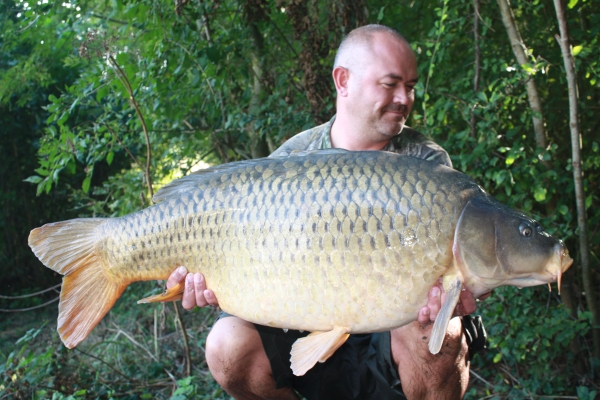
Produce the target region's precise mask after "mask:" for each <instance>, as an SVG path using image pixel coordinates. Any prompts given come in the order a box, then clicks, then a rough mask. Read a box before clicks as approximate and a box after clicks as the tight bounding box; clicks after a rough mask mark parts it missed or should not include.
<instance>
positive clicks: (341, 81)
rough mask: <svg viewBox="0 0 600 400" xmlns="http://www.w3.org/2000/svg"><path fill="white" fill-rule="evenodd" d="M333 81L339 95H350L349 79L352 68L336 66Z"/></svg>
mask: <svg viewBox="0 0 600 400" xmlns="http://www.w3.org/2000/svg"><path fill="white" fill-rule="evenodd" d="M332 75H333V82H334V83H335V90H336V91H337V93H338V96H342V97H346V96H348V79H350V70H348V68H344V67H335V68H334V70H333V72H332Z"/></svg>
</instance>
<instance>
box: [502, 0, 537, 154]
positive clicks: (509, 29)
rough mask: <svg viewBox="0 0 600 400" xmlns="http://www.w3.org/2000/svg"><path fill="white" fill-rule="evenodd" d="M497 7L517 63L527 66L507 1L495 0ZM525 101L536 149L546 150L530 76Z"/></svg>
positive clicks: (523, 49)
mask: <svg viewBox="0 0 600 400" xmlns="http://www.w3.org/2000/svg"><path fill="white" fill-rule="evenodd" d="M497 1H498V6H499V7H500V13H501V14H502V22H503V23H504V27H505V28H506V33H507V34H508V38H509V39H510V45H511V47H512V50H513V54H514V55H515V57H516V59H517V62H518V63H519V65H521V66H523V65H525V64H528V61H529V60H528V58H527V55H526V50H527V47H525V43H524V42H523V39H522V38H521V34H520V33H519V28H517V24H516V22H515V16H514V14H513V12H512V9H511V8H510V5H509V3H508V0H497ZM526 87H527V99H528V100H529V106H530V107H531V109H532V110H533V113H534V114H533V130H534V132H535V142H536V145H537V147H540V148H542V149H544V150H545V149H546V138H547V134H546V128H545V127H544V118H543V112H542V102H541V100H540V95H539V94H538V91H537V87H536V85H535V81H534V80H533V76H532V75H530V76H529V79H528V80H527V86H526Z"/></svg>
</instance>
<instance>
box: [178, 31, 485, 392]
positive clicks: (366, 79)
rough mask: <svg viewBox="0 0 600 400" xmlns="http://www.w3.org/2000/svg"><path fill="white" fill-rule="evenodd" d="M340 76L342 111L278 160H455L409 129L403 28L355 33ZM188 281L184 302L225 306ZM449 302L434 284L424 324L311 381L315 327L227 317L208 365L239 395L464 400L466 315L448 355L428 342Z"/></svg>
mask: <svg viewBox="0 0 600 400" xmlns="http://www.w3.org/2000/svg"><path fill="white" fill-rule="evenodd" d="M333 80H334V82H335V87H336V91H337V101H336V106H337V115H336V116H335V117H334V118H333V119H332V120H331V121H330V122H328V123H326V124H324V125H321V126H318V127H316V128H313V129H310V130H308V131H305V132H302V133H300V134H298V135H296V136H294V137H293V138H291V139H290V140H288V141H287V142H286V143H285V144H284V145H283V146H281V147H280V148H279V149H277V150H276V151H275V152H274V153H273V154H272V156H286V155H289V154H290V153H292V152H294V151H299V150H307V149H322V148H329V147H333V148H343V149H347V150H387V151H394V152H397V153H400V154H405V155H412V156H416V157H421V158H425V159H428V160H432V161H434V162H439V163H441V164H445V165H448V166H452V163H451V161H450V158H449V157H448V154H447V153H446V151H444V150H443V149H442V148H441V147H440V146H438V145H437V144H435V143H434V142H432V141H430V140H428V139H427V138H425V137H424V136H423V135H422V134H420V133H419V132H417V131H414V130H412V129H410V128H404V123H405V122H406V119H407V117H408V115H409V113H410V111H411V108H412V105H413V102H414V86H415V85H416V83H417V80H418V76H417V62H416V58H415V55H414V53H413V51H412V49H411V48H410V45H409V44H408V42H407V41H406V40H405V39H404V38H403V37H402V36H401V35H399V34H398V33H397V32H396V31H394V30H392V29H390V28H387V27H384V26H381V25H369V26H364V27H361V28H358V29H356V30H354V31H352V32H350V34H349V35H348V36H347V37H346V38H345V39H344V41H343V42H342V44H341V45H340V48H339V50H338V53H337V56H336V59H335V64H334V69H333ZM403 128H404V129H403ZM399 133H401V134H399ZM184 279H185V281H186V289H185V292H184V296H183V300H182V304H183V307H184V308H186V309H191V308H193V307H195V306H196V305H198V306H206V305H209V304H210V305H218V301H217V299H216V298H215V295H214V293H213V292H212V291H210V290H207V289H206V284H205V281H204V278H203V276H202V275H201V274H187V275H186V270H185V268H183V267H180V268H179V269H177V270H176V271H175V272H174V273H173V274H172V275H171V277H170V278H169V280H168V282H167V286H168V287H171V286H173V285H175V284H176V283H178V282H181V281H183V280H184ZM443 300H444V293H443V290H441V289H440V287H438V286H435V287H433V288H432V289H431V291H430V293H429V300H428V304H427V306H426V307H423V308H422V309H421V310H420V312H419V316H418V321H417V322H414V323H412V324H409V325H407V326H404V327H401V328H398V329H395V330H393V331H391V332H384V333H377V334H371V335H352V336H351V337H350V338H349V339H348V341H347V342H346V343H345V344H344V345H343V346H342V347H340V349H338V351H336V353H334V355H333V356H332V357H331V358H330V359H329V360H327V361H326V362H325V363H323V364H317V365H316V366H315V367H313V368H312V369H311V370H309V371H308V372H307V373H306V375H305V376H302V377H296V376H294V375H293V374H292V372H291V370H290V369H289V350H290V348H291V344H292V343H293V342H294V341H295V340H296V338H298V337H301V336H304V335H306V334H307V332H306V333H300V332H291V331H290V332H283V330H282V329H274V328H267V327H261V326H259V325H254V324H252V323H249V322H247V321H244V320H241V319H239V318H237V317H234V316H228V315H227V316H224V317H221V318H220V319H219V320H218V321H217V322H216V323H215V325H214V326H213V328H212V330H211V332H210V334H209V336H208V338H207V342H206V359H207V363H208V366H209V368H210V370H211V373H212V374H213V376H214V378H215V379H216V380H217V382H219V384H220V385H221V386H222V387H223V388H224V389H225V390H226V391H227V392H228V393H229V394H230V395H232V396H233V397H235V398H236V399H298V398H299V397H298V395H297V393H296V391H297V392H299V393H300V394H302V395H303V396H305V397H306V398H308V399H403V398H405V397H404V396H406V397H408V398H409V399H453V398H460V397H462V396H463V395H464V393H465V391H466V387H467V382H468V374H469V357H468V347H467V340H466V338H465V335H464V334H463V329H462V325H461V320H460V319H458V318H454V319H453V320H451V322H450V325H449V327H448V332H447V334H446V338H445V341H444V345H443V348H442V351H441V352H440V353H439V354H437V355H432V354H431V353H430V352H429V350H428V347H427V344H428V341H429V335H430V332H431V327H432V324H431V322H432V321H434V320H435V317H436V316H437V313H438V311H439V309H440V304H441V302H443ZM475 308H476V303H475V299H474V298H473V296H472V295H471V294H470V293H469V292H466V291H464V292H463V293H462V295H461V300H460V303H459V305H458V306H457V309H456V311H455V312H456V314H457V315H465V314H468V313H471V312H473V311H475ZM473 334H474V331H472V332H471V335H473ZM480 334H481V333H480Z"/></svg>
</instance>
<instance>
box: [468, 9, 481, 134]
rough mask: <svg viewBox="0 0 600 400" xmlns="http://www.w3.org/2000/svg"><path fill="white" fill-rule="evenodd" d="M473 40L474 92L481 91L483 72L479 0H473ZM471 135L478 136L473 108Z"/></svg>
mask: <svg viewBox="0 0 600 400" xmlns="http://www.w3.org/2000/svg"><path fill="white" fill-rule="evenodd" d="M473 42H474V45H475V77H474V78H473V94H477V92H478V91H479V77H480V73H481V53H480V51H479V0H473ZM470 125H471V137H473V138H477V121H476V120H475V109H471V123H470Z"/></svg>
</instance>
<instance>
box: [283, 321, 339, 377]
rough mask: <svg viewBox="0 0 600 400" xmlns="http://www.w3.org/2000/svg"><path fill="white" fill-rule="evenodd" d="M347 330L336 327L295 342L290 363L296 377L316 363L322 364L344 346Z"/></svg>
mask: <svg viewBox="0 0 600 400" xmlns="http://www.w3.org/2000/svg"><path fill="white" fill-rule="evenodd" d="M349 331H350V330H349V329H348V328H344V327H340V326H336V327H334V328H333V329H332V330H330V331H327V332H313V333H311V334H310V335H308V336H306V337H303V338H301V339H298V340H296V342H295V343H294V345H293V346H292V351H291V355H292V358H290V361H291V362H292V371H293V372H294V375H296V376H302V375H304V374H305V373H306V372H307V371H308V370H309V369H311V368H312V367H313V366H314V365H315V364H316V363H317V361H318V362H324V361H325V360H327V359H328V358H329V357H331V355H332V354H333V353H335V351H336V350H337V349H338V348H339V347H340V346H341V345H343V344H344V342H345V341H346V340H347V339H348V336H350V334H349V333H348V332H349Z"/></svg>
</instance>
